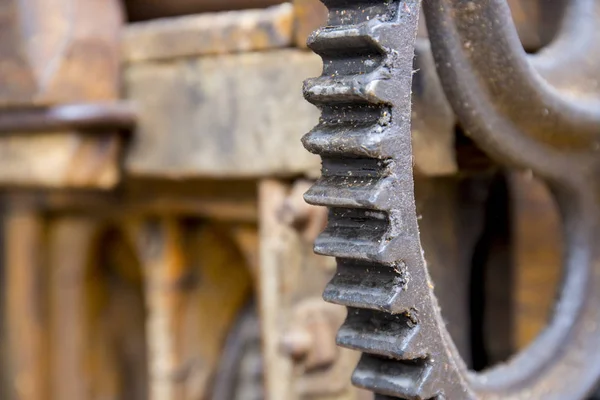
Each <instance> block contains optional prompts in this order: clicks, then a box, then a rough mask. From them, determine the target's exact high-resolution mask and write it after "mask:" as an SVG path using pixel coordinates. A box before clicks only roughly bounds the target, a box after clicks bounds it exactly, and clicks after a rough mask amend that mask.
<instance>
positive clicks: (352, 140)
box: [302, 125, 393, 159]
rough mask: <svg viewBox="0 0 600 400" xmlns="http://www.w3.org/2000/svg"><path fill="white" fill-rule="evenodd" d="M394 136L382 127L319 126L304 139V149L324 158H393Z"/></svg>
mask: <svg viewBox="0 0 600 400" xmlns="http://www.w3.org/2000/svg"><path fill="white" fill-rule="evenodd" d="M392 140H393V138H392V136H391V135H389V134H388V133H387V132H385V131H384V130H383V129H382V128H381V127H380V126H377V125H376V126H365V127H357V126H356V125H354V126H352V125H350V126H348V125H346V126H336V127H328V126H318V127H317V128H315V129H313V130H312V131H311V132H310V133H308V134H306V135H305V136H304V137H303V138H302V143H303V144H304V147H306V149H307V150H308V151H310V152H311V153H315V154H318V155H321V156H324V157H363V158H379V159H385V158H389V157H391V154H390V153H389V150H386V148H388V149H389V147H390V146H389V145H388V144H389V143H390V142H391V141H392Z"/></svg>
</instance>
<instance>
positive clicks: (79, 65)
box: [0, 0, 122, 106]
mask: <svg viewBox="0 0 600 400" xmlns="http://www.w3.org/2000/svg"><path fill="white" fill-rule="evenodd" d="M0 21H1V25H2V27H3V30H2V35H1V36H0V58H1V59H2V64H1V66H0V106H7V105H10V106H15V105H21V106H28V105H52V104H58V103H72V102H77V101H82V100H87V101H104V100H112V99H115V98H117V97H118V90H119V82H118V73H119V46H118V40H119V29H120V26H121V24H122V15H121V7H120V4H119V1H117V0H78V1H77V7H76V8H75V11H73V5H72V4H71V2H69V1H56V0H33V1H26V0H6V1H2V2H1V3H0Z"/></svg>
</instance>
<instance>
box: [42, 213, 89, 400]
mask: <svg viewBox="0 0 600 400" xmlns="http://www.w3.org/2000/svg"><path fill="white" fill-rule="evenodd" d="M98 228H99V227H98V225H97V223H96V222H95V221H94V220H91V219H87V218H85V217H70V216H65V217H61V218H57V219H54V220H53V221H52V222H51V223H50V227H49V233H48V235H49V236H48V263H49V266H48V269H49V274H50V279H49V286H50V317H51V319H50V321H51V334H50V343H51V345H50V348H51V349H52V354H51V357H50V359H51V366H52V368H51V374H50V379H51V382H52V391H51V393H52V398H53V399H61V400H81V399H86V398H89V396H90V394H91V393H92V382H93V376H92V373H91V371H90V369H89V368H88V364H87V362H86V361H87V360H86V357H87V353H88V347H87V345H88V343H86V342H87V338H88V334H89V332H88V316H87V312H88V311H89V310H88V307H86V303H87V301H86V300H87V299H86V291H85V288H86V275H87V274H88V273H89V271H90V268H91V263H92V261H93V257H92V256H93V253H92V251H93V249H94V246H95V245H96V242H95V240H96V238H97V235H98ZM65 377H69V378H68V379H65Z"/></svg>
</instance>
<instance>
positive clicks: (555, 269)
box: [510, 174, 563, 349]
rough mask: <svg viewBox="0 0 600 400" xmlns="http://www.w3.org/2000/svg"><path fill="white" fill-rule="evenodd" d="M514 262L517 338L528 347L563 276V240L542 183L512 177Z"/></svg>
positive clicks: (520, 345)
mask: <svg viewBox="0 0 600 400" xmlns="http://www.w3.org/2000/svg"><path fill="white" fill-rule="evenodd" d="M510 187H511V191H512V201H513V205H512V210H513V216H512V224H513V240H514V250H513V260H514V263H515V272H514V274H515V275H514V280H515V296H514V301H515V323H514V325H515V333H514V334H515V337H514V342H515V344H516V346H517V347H518V348H519V349H522V348H524V347H525V346H527V345H528V344H529V343H530V342H531V341H532V340H533V339H534V338H535V337H536V335H538V334H539V333H540V332H541V330H542V329H543V328H544V327H545V326H546V325H547V323H548V321H549V318H550V317H551V315H552V311H553V309H554V302H555V299H556V295H557V293H558V285H559V283H560V279H561V276H562V256H563V240H562V237H561V230H560V218H559V214H558V210H557V207H556V204H555V203H554V201H553V199H552V197H551V196H550V193H549V192H548V189H547V188H546V187H544V186H543V185H542V184H541V183H540V182H539V181H535V180H533V179H531V177H529V178H528V177H527V176H524V175H522V174H512V175H511V176H510Z"/></svg>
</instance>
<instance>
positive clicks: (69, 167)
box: [0, 132, 121, 189]
mask: <svg viewBox="0 0 600 400" xmlns="http://www.w3.org/2000/svg"><path fill="white" fill-rule="evenodd" d="M120 147H121V140H120V139H119V137H118V135H116V134H110V135H102V136H101V135H85V134H80V133H76V132H49V133H40V134H31V135H30V134H14V135H2V136H1V137H0V185H2V186H25V187H30V186H36V187H47V188H99V189H110V188H112V187H114V186H115V185H116V184H117V182H118V181H119V178H120V170H119V152H120Z"/></svg>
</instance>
